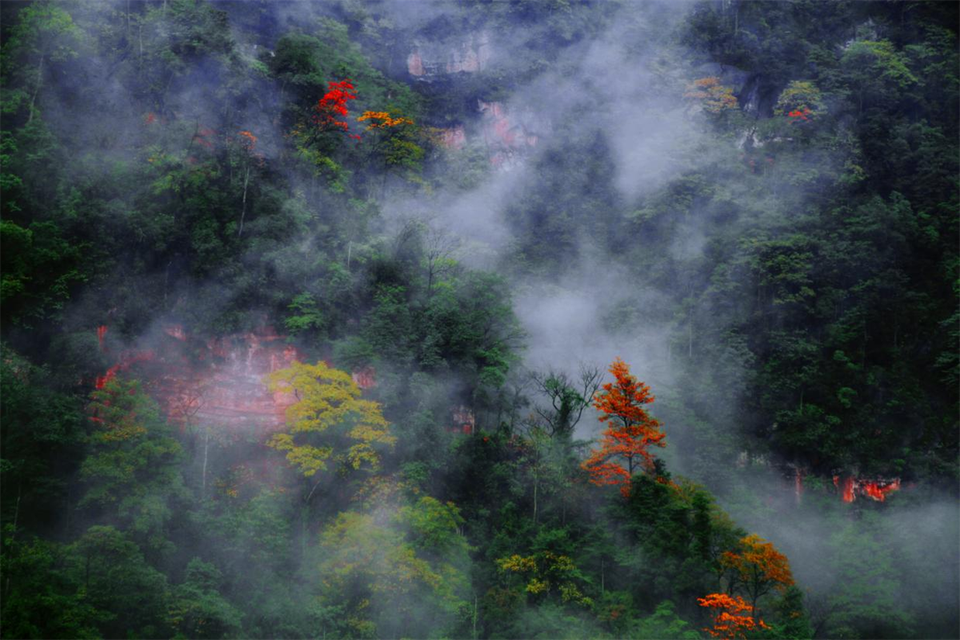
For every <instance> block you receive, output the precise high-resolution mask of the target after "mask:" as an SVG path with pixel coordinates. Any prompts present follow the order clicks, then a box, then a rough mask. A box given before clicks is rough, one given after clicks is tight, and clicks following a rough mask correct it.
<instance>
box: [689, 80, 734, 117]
mask: <svg viewBox="0 0 960 640" xmlns="http://www.w3.org/2000/svg"><path fill="white" fill-rule="evenodd" d="M683 97H684V98H687V99H689V100H693V101H695V104H696V105H697V106H699V107H700V108H701V109H703V110H704V111H706V112H707V113H711V114H714V115H717V114H721V113H723V112H725V111H729V110H732V109H736V108H737V97H736V96H734V95H733V87H727V86H725V85H722V84H720V78H717V77H709V78H700V79H699V80H694V81H693V84H691V85H689V86H688V87H687V92H686V93H684V94H683Z"/></svg>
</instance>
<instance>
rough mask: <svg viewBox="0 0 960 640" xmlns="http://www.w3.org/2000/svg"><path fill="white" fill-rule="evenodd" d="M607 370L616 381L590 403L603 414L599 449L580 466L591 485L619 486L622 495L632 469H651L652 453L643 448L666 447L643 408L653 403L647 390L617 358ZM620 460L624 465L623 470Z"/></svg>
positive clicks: (660, 434) (652, 420) (631, 474)
mask: <svg viewBox="0 0 960 640" xmlns="http://www.w3.org/2000/svg"><path fill="white" fill-rule="evenodd" d="M609 371H610V373H612V374H613V376H614V378H616V381H615V382H608V383H606V384H604V385H603V389H604V391H603V393H601V394H600V395H599V396H598V397H597V398H596V399H595V400H594V403H593V406H594V407H596V409H597V410H598V411H600V412H602V413H603V415H602V416H600V422H605V423H607V424H608V426H607V429H606V430H605V431H604V432H603V437H602V438H601V440H600V449H598V450H596V451H594V452H593V453H592V454H591V455H590V457H588V458H587V459H586V460H585V461H584V462H583V465H582V466H583V468H584V469H585V470H586V471H588V472H589V473H590V481H591V482H593V483H594V484H597V485H608V484H615V485H620V490H621V492H622V493H623V494H624V495H625V496H626V495H627V494H628V493H629V491H630V479H631V478H632V477H633V472H634V469H636V468H637V467H638V466H639V465H641V464H642V465H644V466H645V467H646V468H648V469H650V468H652V466H653V459H654V458H653V454H651V453H650V452H649V451H647V449H648V448H649V447H651V446H657V447H663V446H666V445H665V444H664V442H663V439H664V437H665V434H664V433H662V432H661V431H660V422H659V421H657V420H656V418H653V417H651V416H650V415H649V414H647V412H646V411H645V410H644V408H643V405H645V404H650V403H651V402H653V400H654V398H653V396H652V395H650V388H649V387H648V386H647V385H645V384H644V383H642V382H640V381H639V380H637V379H636V378H635V377H634V376H632V375H630V368H629V367H628V366H627V364H626V363H625V362H624V361H623V360H621V359H620V358H617V359H616V360H614V362H613V364H612V365H610V369H609ZM621 461H622V462H625V463H626V465H627V467H626V469H624V467H623V465H622V463H621Z"/></svg>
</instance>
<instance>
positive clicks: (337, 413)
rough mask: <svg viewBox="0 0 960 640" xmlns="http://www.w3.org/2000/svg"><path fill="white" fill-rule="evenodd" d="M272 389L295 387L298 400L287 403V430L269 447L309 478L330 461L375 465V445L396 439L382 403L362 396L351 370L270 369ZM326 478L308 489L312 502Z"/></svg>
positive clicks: (321, 367)
mask: <svg viewBox="0 0 960 640" xmlns="http://www.w3.org/2000/svg"><path fill="white" fill-rule="evenodd" d="M268 380H269V385H270V390H271V391H273V392H288V393H289V392H292V393H294V394H296V397H297V398H298V399H299V402H297V403H295V404H293V405H291V406H290V407H289V408H287V431H286V432H284V433H278V434H276V435H274V436H273V437H272V438H270V441H269V442H268V443H267V444H268V446H270V447H272V448H273V449H277V450H278V451H286V452H287V456H286V457H287V461H288V462H289V463H290V464H291V465H292V466H293V467H295V468H296V469H297V470H298V471H300V472H301V473H302V474H303V475H304V476H305V477H307V478H313V477H315V476H317V475H318V474H319V473H320V472H321V471H324V470H326V469H327V464H328V461H329V460H330V459H331V458H333V460H334V462H336V464H337V465H338V466H339V467H340V468H342V469H345V470H346V469H354V470H356V469H360V468H361V467H365V468H367V469H369V470H376V469H377V468H379V466H380V454H379V453H378V452H377V449H376V447H378V446H386V447H392V446H393V445H394V444H395V443H396V441H397V438H396V437H395V436H394V435H392V434H391V433H390V423H388V422H387V421H386V420H385V419H384V417H383V415H382V414H381V413H380V405H379V404H378V403H376V402H372V401H370V400H362V399H361V398H360V393H361V392H360V388H359V387H358V386H357V385H356V383H355V382H354V381H353V379H352V378H351V376H350V374H349V373H346V372H344V371H338V370H337V369H332V368H330V367H328V366H327V365H326V364H325V363H324V362H322V361H321V362H318V363H317V364H315V365H309V364H301V363H299V362H295V363H293V366H292V367H290V368H288V369H281V370H279V371H274V372H273V373H271V374H270V376H269V378H268ZM321 480H322V478H321V479H318V480H317V482H316V484H314V486H313V488H312V489H311V490H310V493H309V494H307V497H306V499H305V502H307V503H309V502H310V498H311V497H312V496H313V493H314V491H316V489H317V487H318V486H320V481H321Z"/></svg>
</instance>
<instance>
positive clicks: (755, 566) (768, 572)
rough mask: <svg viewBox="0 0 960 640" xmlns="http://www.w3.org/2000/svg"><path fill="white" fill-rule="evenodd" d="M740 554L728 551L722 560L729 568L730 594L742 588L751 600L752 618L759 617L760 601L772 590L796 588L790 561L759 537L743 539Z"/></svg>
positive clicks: (728, 588)
mask: <svg viewBox="0 0 960 640" xmlns="http://www.w3.org/2000/svg"><path fill="white" fill-rule="evenodd" d="M740 549H741V551H739V552H735V551H727V552H725V553H724V554H723V555H722V556H721V557H720V564H721V566H722V567H724V568H726V569H729V570H730V574H729V582H728V586H727V591H728V592H730V593H731V594H732V593H733V592H734V591H735V590H736V589H737V588H742V589H743V590H744V591H745V592H746V594H747V596H748V597H749V598H750V615H751V616H756V615H757V601H758V600H759V599H760V598H761V597H763V596H764V595H766V594H767V593H770V591H772V590H773V589H776V590H778V591H785V590H786V589H787V588H788V587H790V586H792V585H793V574H791V573H790V562H789V561H788V560H787V557H786V556H785V555H783V554H782V553H780V552H779V551H777V550H776V549H775V548H774V546H773V544H772V543H770V542H767V541H765V540H764V539H763V538H761V537H760V536H758V535H756V534H751V535H749V536H747V537H745V538H743V539H741V540H740Z"/></svg>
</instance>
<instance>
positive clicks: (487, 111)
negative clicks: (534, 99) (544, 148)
mask: <svg viewBox="0 0 960 640" xmlns="http://www.w3.org/2000/svg"><path fill="white" fill-rule="evenodd" d="M477 110H478V111H479V112H480V114H481V116H482V120H481V132H482V135H483V140H484V142H485V143H486V145H487V148H488V149H490V151H491V156H490V162H491V164H493V165H494V166H495V167H498V168H503V169H509V168H510V167H512V166H513V165H515V164H517V163H518V162H519V161H520V159H521V158H522V156H523V155H524V154H525V152H527V151H529V150H530V149H532V148H533V147H535V146H537V142H538V141H539V136H537V135H536V134H534V133H533V132H532V131H531V128H532V125H533V124H535V122H534V121H533V118H532V117H530V114H523V113H521V114H508V113H507V111H506V109H504V106H503V103H500V102H484V101H483V100H478V101H477Z"/></svg>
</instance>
